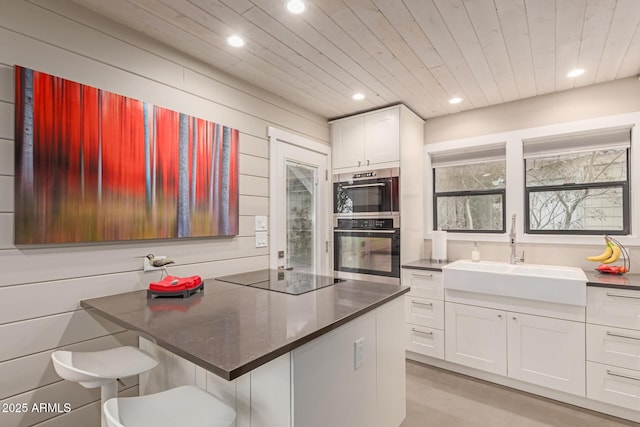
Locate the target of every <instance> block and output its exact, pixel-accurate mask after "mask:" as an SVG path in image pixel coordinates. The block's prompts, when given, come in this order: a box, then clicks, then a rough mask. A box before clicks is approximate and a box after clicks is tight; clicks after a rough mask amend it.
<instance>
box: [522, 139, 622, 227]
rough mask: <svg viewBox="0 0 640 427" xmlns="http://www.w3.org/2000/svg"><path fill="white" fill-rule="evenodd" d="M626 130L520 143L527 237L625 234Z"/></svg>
mask: <svg viewBox="0 0 640 427" xmlns="http://www.w3.org/2000/svg"><path fill="white" fill-rule="evenodd" d="M630 140H631V134H630V130H629V128H625V129H619V128H618V129H609V130H606V131H600V132H598V133H581V134H571V135H565V136H559V137H553V138H545V139H539V140H527V141H523V142H524V158H525V159H524V162H525V165H524V166H525V209H526V231H527V233H538V234H543V233H546V234H553V233H555V234H560V233H562V234H629V232H630V229H629V228H630V226H629V147H630Z"/></svg>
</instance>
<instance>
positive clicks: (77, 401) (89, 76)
mask: <svg viewBox="0 0 640 427" xmlns="http://www.w3.org/2000/svg"><path fill="white" fill-rule="evenodd" d="M0 10H2V13H0V409H2V407H7V408H9V406H8V405H4V404H5V403H6V404H10V403H28V405H29V407H31V405H32V404H33V403H41V402H45V403H46V402H61V403H67V402H68V403H71V405H72V407H73V411H72V412H70V413H68V414H58V413H51V412H48V413H35V412H31V411H29V412H28V413H26V414H15V413H14V414H8V413H3V412H0V425H1V426H3V427H18V426H21V427H22V426H32V425H38V426H42V427H44V426H46V427H54V426H71V425H74V426H75V425H78V426H80V425H81V426H91V425H98V423H99V405H98V403H97V400H99V392H97V391H96V390H92V391H90V390H86V389H84V388H82V387H80V386H79V385H77V384H73V383H69V382H66V381H61V380H60V378H59V377H58V376H57V375H56V374H55V372H54V371H53V367H52V366H51V364H50V354H51V352H52V351H53V350H55V349H56V348H73V349H79V350H86V349H100V348H108V347H112V346H116V345H121V344H133V345H136V344H137V338H136V337H135V336H133V335H132V334H131V333H129V332H126V331H123V330H122V329H121V328H119V327H117V326H115V325H114V324H112V323H110V322H107V321H105V320H103V319H100V318H98V317H93V316H92V315H90V314H89V313H87V312H86V311H84V310H82V309H81V308H80V306H79V301H80V300H82V299H86V298H92V297H98V296H103V295H109V294H114V293H120V292H128V291H132V290H138V289H144V288H145V287H146V285H147V284H148V283H149V282H150V281H152V280H156V279H158V278H159V273H158V272H152V273H143V272H142V271H141V270H142V261H141V260H140V259H139V258H136V257H139V256H143V255H145V254H147V253H155V254H158V255H166V256H168V257H170V258H173V259H175V261H176V266H175V267H171V269H170V271H171V273H173V274H176V275H191V274H200V275H201V276H203V277H212V276H218V275H224V274H230V273H234V272H239V271H246V270H249V269H258V268H266V267H267V266H268V248H261V249H256V248H255V235H254V234H255V233H254V231H253V228H254V227H253V216H254V215H268V213H269V206H268V205H269V194H268V187H269V186H268V180H269V170H268V158H269V150H268V141H267V137H266V129H267V126H275V127H278V128H282V129H286V130H288V131H291V132H295V133H299V134H302V135H304V136H306V137H307V138H310V139H313V140H316V141H319V142H322V143H328V140H329V131H328V124H327V122H326V120H325V119H324V118H322V117H320V116H317V115H315V114H313V113H310V112H308V111H305V110H304V109H301V108H299V107H297V106H295V105H293V104H289V103H287V102H284V101H282V100H281V99H280V98H278V97H277V96H275V95H272V94H270V93H267V92H265V91H263V90H261V89H260V88H257V87H254V86H251V85H249V84H247V83H243V82H241V81H239V80H237V79H235V78H234V77H232V76H229V75H225V74H223V73H221V72H219V71H216V70H214V69H211V68H210V67H208V66H206V65H203V64H202V63H200V62H198V61H196V60H193V59H190V58H188V57H186V56H185V55H183V54H181V53H180V52H177V51H175V50H172V49H169V48H166V47H164V46H162V45H160V44H158V42H155V41H152V40H150V39H148V38H146V37H144V36H141V35H139V34H137V33H136V32H134V31H132V30H130V29H127V28H125V27H122V26H120V25H119V24H115V23H113V22H110V21H108V20H106V19H104V18H101V17H99V16H97V15H95V14H94V13H92V12H90V11H88V10H86V9H83V8H82V7H80V6H78V5H76V4H74V3H73V2H71V1H69V0H60V1H55V2H50V1H37V0H35V1H23V0H0ZM14 64H18V65H22V66H26V67H30V68H33V69H37V70H40V71H44V72H47V73H50V74H54V75H58V76H61V77H64V78H67V79H71V80H75V81H80V82H82V83H85V84H89V85H93V86H96V87H101V88H104V89H107V90H111V91H113V92H116V93H120V94H123V95H126V96H130V97H133V98H137V99H142V100H145V101H148V102H152V103H155V104H158V105H161V106H164V107H167V108H170V109H173V110H176V111H181V112H185V113H188V114H192V115H195V116H198V117H202V118H205V119H208V120H213V121H216V122H219V123H223V124H225V125H229V126H232V127H235V128H238V129H239V130H240V135H241V136H240V159H239V162H240V233H239V235H238V236H237V237H234V238H215V239H198V240H191V241H147V242H128V243H119V244H116V243H109V244H100V245H82V246H64V245H60V246H56V247H52V246H47V247H27V248H25V247H21V248H16V247H15V246H14V245H13V191H14V190H13V184H14V178H13V176H14V166H13V158H14V143H13V134H14V130H13V126H14V124H13V117H14V115H13V108H14V107H13V102H14V90H13V65H14ZM126 385H127V389H126V390H125V391H124V393H126V394H136V393H137V379H135V378H134V379H131V380H129V381H128V382H127V383H126Z"/></svg>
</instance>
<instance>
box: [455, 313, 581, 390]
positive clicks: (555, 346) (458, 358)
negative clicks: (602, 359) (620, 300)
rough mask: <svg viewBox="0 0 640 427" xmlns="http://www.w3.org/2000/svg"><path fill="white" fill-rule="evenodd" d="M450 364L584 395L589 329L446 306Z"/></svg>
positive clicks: (545, 319) (544, 319) (578, 324)
mask: <svg viewBox="0 0 640 427" xmlns="http://www.w3.org/2000/svg"><path fill="white" fill-rule="evenodd" d="M445 324H446V328H445V360H447V361H450V362H454V363H458V364H461V365H464V366H468V367H471V368H475V369H480V370H483V371H486V372H491V373H494V374H498V375H504V376H508V377H510V378H514V379H517V380H521V381H526V382H528V383H532V384H537V385H540V386H544V387H549V388H552V389H555V390H560V391H564V392H567V393H572V394H576V395H579V396H584V395H585V325H584V323H581V322H573V321H569V320H563V319H554V318H549V317H543V316H534V315H530V314H522V313H515V312H510V311H503V310H496V309H492V308H485V307H477V306H472V305H465V304H457V303H451V302H446V303H445Z"/></svg>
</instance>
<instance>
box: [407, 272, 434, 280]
mask: <svg viewBox="0 0 640 427" xmlns="http://www.w3.org/2000/svg"><path fill="white" fill-rule="evenodd" d="M414 276H415V277H427V278H429V279H433V274H417V273H411V277H414Z"/></svg>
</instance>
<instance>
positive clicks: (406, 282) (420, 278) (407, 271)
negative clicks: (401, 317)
mask: <svg viewBox="0 0 640 427" xmlns="http://www.w3.org/2000/svg"><path fill="white" fill-rule="evenodd" d="M400 283H402V286H410V287H411V295H414V296H417V297H421V298H430V299H437V300H440V301H442V300H443V299H444V288H443V286H442V272H441V271H431V270H419V269H414V268H403V269H402V281H401V282H400Z"/></svg>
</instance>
